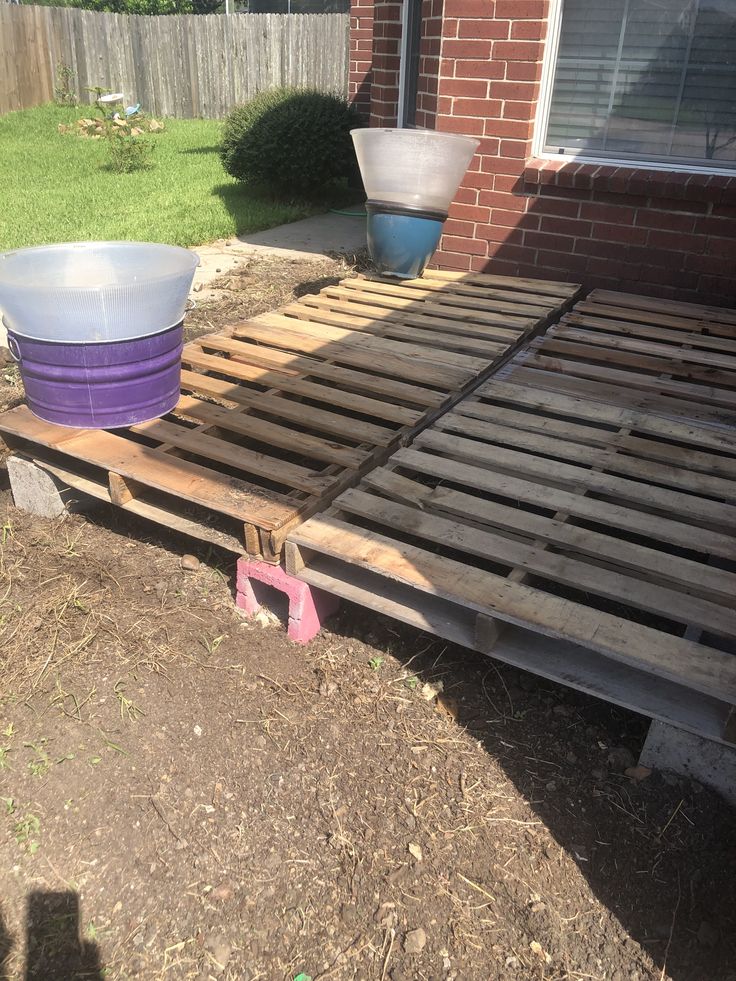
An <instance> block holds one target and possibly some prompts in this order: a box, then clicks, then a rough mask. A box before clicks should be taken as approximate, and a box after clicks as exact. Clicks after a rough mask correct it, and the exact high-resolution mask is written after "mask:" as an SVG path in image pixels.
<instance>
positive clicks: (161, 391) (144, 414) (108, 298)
mask: <svg viewBox="0 0 736 981" xmlns="http://www.w3.org/2000/svg"><path fill="white" fill-rule="evenodd" d="M198 263H199V258H198V257H197V256H196V255H194V254H193V253H191V252H188V251H187V250H186V249H180V248H177V247H175V246H170V245H155V244H152V243H149V242H71V243H68V244H66V245H47V246H41V247H39V248H34V249H20V250H18V251H16V252H5V253H2V254H0V308H2V312H3V319H4V321H5V325H6V327H7V328H8V345H9V347H10V352H11V354H12V355H13V357H14V358H15V360H16V361H17V362H18V364H19V366H20V373H21V377H22V379H23V384H24V385H25V389H26V396H27V401H28V407H29V408H30V409H31V411H32V412H33V413H34V414H35V415H37V416H38V417H39V418H41V419H44V420H46V421H47V422H53V423H56V424H57V425H59V426H73V427H75V428H84V429H114V428H118V427H122V426H132V425H135V424H136V423H140V422H147V421H148V420H150V419H156V418H158V417H159V416H162V415H165V414H166V413H167V412H170V411H171V410H172V409H173V408H174V406H175V405H176V403H177V401H178V399H179V391H180V381H181V351H182V340H183V327H182V322H183V318H184V312H185V308H186V303H187V298H188V295H189V290H190V289H191V285H192V279H193V278H194V270H195V269H196V267H197V265H198Z"/></svg>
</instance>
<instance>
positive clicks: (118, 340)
mask: <svg viewBox="0 0 736 981" xmlns="http://www.w3.org/2000/svg"><path fill="white" fill-rule="evenodd" d="M186 313H187V311H186V310H185V311H184V313H183V314H182V316H181V317H180V318H179V319H178V320H176V321H175V322H174V323H173V324H169V326H168V327H158V328H156V330H152V331H150V332H148V333H146V334H139V335H138V336H137V337H105V338H101V339H99V340H96V341H90V340H85V341H73V340H69V339H68V338H56V337H34V336H33V335H32V334H24V333H23V331H22V330H18V328H17V327H11V326H10V325H9V324H8V323H7V322H6V320H5V316H0V323H2V324H3V326H4V327H5V329H6V330H7V332H8V337H12V336H13V335H15V336H17V337H20V338H22V340H24V341H33V343H34V344H65V345H67V346H76V345H85V346H91V345H93V344H134V343H135V342H136V341H145V340H147V339H148V338H149V337H156V336H157V335H158V334H165V333H166V331H168V330H173V329H174V328H175V327H181V328H182V329H183V327H184V316H185V315H186Z"/></svg>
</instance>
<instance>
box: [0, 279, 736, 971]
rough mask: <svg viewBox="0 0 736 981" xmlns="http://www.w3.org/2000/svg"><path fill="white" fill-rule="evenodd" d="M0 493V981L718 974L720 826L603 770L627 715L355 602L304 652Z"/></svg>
mask: <svg viewBox="0 0 736 981" xmlns="http://www.w3.org/2000/svg"><path fill="white" fill-rule="evenodd" d="M310 266H311V264H310ZM312 272H313V267H312V269H311V270H310V280H311V281H314V279H320V278H322V277H323V276H328V275H331V274H334V272H335V267H334V266H333V272H332V273H331V272H330V270H329V268H326V269H325V270H324V272H320V273H318V274H317V276H314V275H311V273H312ZM337 274H338V275H340V271H339V270H338V271H337ZM252 275H255V270H253V271H252ZM300 276H301V279H302V281H303V280H304V270H301V271H298V270H295V277H296V278H295V279H294V280H293V281H291V280H290V281H289V283H284V282H282V286H281V292H280V293H279V295H278V296H273V297H269V298H268V299H264V300H263V302H264V303H266V304H267V306H266V307H263V309H266V308H268V307H273V306H275V305H277V304H278V303H280V302H283V299H284V290H285V291H286V295H289V291H293V290H294V289H295V288H297V289H298V288H300V287H299V286H298V285H296V284H297V280H298V279H299V277H300ZM251 285H252V284H251ZM269 289H270V287H269ZM274 289H275V288H274ZM250 292H253V293H254V292H255V290H252V291H250ZM220 302H226V303H229V304H230V307H229V308H228V309H224V308H223V309H222V310H221V309H219V308H211V309H209V310H207V309H202V310H199V311H198V313H199V315H200V316H202V317H203V318H206V320H207V322H205V320H203V321H202V322H201V323H193V324H192V323H190V329H197V328H201V329H212V327H213V326H220V325H222V323H223V322H224V320H223V318H226V319H230V320H232V319H234V318H233V308H234V305H238V304H243V307H242V309H243V313H242V314H237V315H236V316H245V315H247V314H248V313H252V312H255V311H254V310H250V309H248V308H247V307H248V303H249V302H254V298H253V296H251V297H250V299H249V297H248V296H245V295H244V296H233V297H229V298H226V300H225V301H220ZM238 309H241V308H240V307H238ZM10 374H11V382H2V384H0V401H2V399H3V398H4V399H5V403H6V404H8V403H9V402H12V401H13V400H14V399H15V398H17V397H18V391H19V390H18V387H17V385H16V384H15V381H14V380H13V379H12V371H11V372H10ZM0 377H2V376H1V374H0ZM5 478H6V474H5V472H4V471H0V874H1V875H2V879H1V880H0V881H1V883H2V887H1V889H0V979H6V981H10V979H12V981H15V979H21V978H24V979H25V981H41V979H44V981H55V979H59V981H62V979H63V981H68V979H69V981H70V979H79V981H82V979H85V981H101V979H103V978H104V979H105V981H109V979H115V981H118V979H119V981H123V979H133V978H135V979H144V981H149V979H150V981H159V979H160V981H169V979H198V981H206V979H226V981H256V979H259V981H294V979H297V978H299V979H300V981H305V979H306V978H312V979H313V981H317V979H328V978H329V979H332V981H358V979H362V981H369V979H370V981H373V979H376V981H415V979H416V981H451V979H456V981H578V979H586V981H588V979H592V981H664V979H672V981H736V930H734V927H735V926H736V874H735V871H736V846H735V843H734V833H733V811H731V810H730V809H729V808H727V807H726V806H725V805H724V804H723V803H722V802H721V801H720V800H719V799H718V798H717V797H716V796H715V795H713V794H711V793H710V792H709V791H707V790H705V789H704V788H702V787H701V786H699V785H698V784H696V783H694V782H692V781H683V780H678V779H674V778H671V777H668V776H667V775H663V774H658V773H653V774H651V775H650V776H649V777H647V778H646V779H643V780H641V781H639V782H637V781H636V780H634V779H632V778H630V777H627V776H625V775H624V773H623V772H622V771H623V769H625V768H626V767H627V766H629V765H630V764H631V763H632V762H633V761H634V757H635V756H636V754H637V751H638V748H639V747H640V745H641V742H642V740H643V737H644V734H645V731H646V723H645V720H642V719H641V718H639V717H637V716H634V715H632V714H630V713H626V712H623V711H619V710H616V709H612V708H611V707H609V706H606V705H605V704H604V703H602V702H599V701H597V700H595V699H591V698H586V697H584V696H581V695H577V694H575V693H574V692H571V691H568V690H566V689H564V688H560V687H557V686H555V685H552V684H550V683H547V682H544V681H541V680H539V679H536V678H534V677H533V676H530V675H526V674H524V673H523V672H519V671H516V670H513V669H510V668H506V667H504V666H503V665H500V664H498V663H496V662H494V661H492V660H490V659H488V658H483V657H481V656H480V655H474V654H471V653H469V652H467V651H464V650H462V649H460V648H455V647H452V646H451V645H447V644H445V643H443V642H440V641H438V640H436V639H435V638H432V637H431V636H428V635H424V634H421V633H419V632H417V631H413V630H409V629H408V628H407V629H404V628H401V627H400V626H398V625H397V624H396V623H394V622H392V621H389V620H382V619H380V618H377V617H374V616H373V615H371V614H369V613H367V612H366V611H363V610H361V609H359V608H357V607H351V606H345V607H343V610H342V612H341V613H340V614H339V615H338V616H337V617H335V618H334V619H333V620H331V621H330V622H329V624H328V627H327V629H326V630H325V631H323V633H322V634H321V635H320V636H319V637H318V638H317V639H316V640H315V641H313V642H312V644H311V645H309V646H308V647H306V648H302V647H297V646H295V645H293V644H291V643H290V642H289V641H288V640H287V639H286V636H285V634H284V632H283V630H282V629H281V627H280V626H279V625H278V624H276V623H274V621H273V618H271V617H265V616H264V617H262V618H261V619H258V620H256V621H254V622H247V621H245V620H243V619H242V618H241V616H240V614H239V613H238V612H237V611H236V610H235V607H234V604H233V595H232V589H233V573H234V560H233V559H232V557H230V556H227V555H224V554H218V553H215V552H213V551H212V550H208V549H206V548H204V547H203V548H200V549H197V548H195V546H194V545H193V544H192V543H191V542H188V541H186V540H185V539H180V538H176V537H174V536H171V535H166V534H164V533H163V532H161V531H158V530H157V529H155V528H154V527H153V526H151V525H146V524H143V523H142V522H138V521H135V520H134V519H131V518H128V516H126V515H125V514H124V513H123V512H120V511H119V510H116V509H112V508H103V509H100V510H98V511H96V512H94V513H92V514H89V515H88V516H81V515H74V516H70V517H66V518H64V519H59V520H56V521H46V520H40V519H38V518H31V517H29V516H28V515H24V514H22V513H21V512H19V511H17V510H15V509H14V508H13V507H12V502H11V500H10V495H9V491H8V489H7V480H6V479H5ZM185 552H195V553H196V554H197V556H198V557H199V559H200V560H201V562H200V564H199V566H198V568H196V569H195V570H193V571H184V570H183V569H182V566H181V556H182V555H183V554H184V553H185Z"/></svg>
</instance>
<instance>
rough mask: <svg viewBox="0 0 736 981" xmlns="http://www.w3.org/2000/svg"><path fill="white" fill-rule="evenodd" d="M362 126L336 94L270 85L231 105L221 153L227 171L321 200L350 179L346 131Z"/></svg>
mask: <svg viewBox="0 0 736 981" xmlns="http://www.w3.org/2000/svg"><path fill="white" fill-rule="evenodd" d="M360 125H361V121H360V117H359V116H358V114H357V112H356V111H355V109H353V108H352V107H351V106H349V105H348V103H347V102H346V101H345V100H344V99H341V98H340V97H339V96H336V95H327V94H325V93H324V92H316V91H311V90H306V89H290V88H280V89H271V90H269V91H267V92H261V93H260V94H259V95H257V96H256V97H255V98H254V99H252V100H251V101H250V102H248V103H246V104H245V105H242V106H236V108H235V109H233V111H232V112H231V113H230V115H229V116H228V118H227V121H226V122H225V129H224V133H223V141H222V147H221V149H220V157H221V159H222V163H223V166H224V168H225V170H226V171H227V172H228V174H231V175H232V176H233V177H235V178H236V179H237V180H240V181H243V182H244V183H246V184H255V185H260V186H262V187H265V188H267V189H269V190H271V191H272V192H273V193H275V194H278V195H281V196H283V195H287V196H289V197H290V198H293V197H299V196H301V197H306V198H309V199H315V198H323V197H324V196H325V195H326V194H329V191H330V188H331V187H333V186H334V185H335V184H337V183H340V182H344V181H346V180H347V181H348V182H349V183H354V181H355V179H356V175H357V173H358V165H357V161H356V159H355V152H354V150H353V141H352V140H351V138H350V130H351V129H355V127H357V126H360ZM357 186H360V185H359V184H358V185H357Z"/></svg>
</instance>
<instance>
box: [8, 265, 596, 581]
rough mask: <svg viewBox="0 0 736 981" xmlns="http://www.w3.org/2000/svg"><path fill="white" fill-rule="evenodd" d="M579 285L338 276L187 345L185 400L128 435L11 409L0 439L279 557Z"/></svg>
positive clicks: (209, 535) (121, 499)
mask: <svg viewBox="0 0 736 981" xmlns="http://www.w3.org/2000/svg"><path fill="white" fill-rule="evenodd" d="M578 289H579V288H578V287H577V286H574V285H570V284H564V283H550V282H544V281H541V280H539V281H538V280H523V279H513V278H507V277H497V276H484V275H473V274H455V273H440V272H431V273H427V274H426V275H425V276H424V277H423V278H422V279H420V280H412V281H410V282H406V283H397V282H395V281H388V280H382V279H366V278H355V279H346V280H343V281H342V282H341V283H339V284H337V285H335V286H329V287H326V288H325V289H323V290H322V291H321V292H320V293H319V294H317V295H309V296H303V297H301V298H300V299H298V300H297V301H295V302H293V303H289V304H288V305H287V306H285V307H283V308H282V309H280V310H278V311H276V312H273V313H267V314H264V315H262V316H258V317H255V318H253V319H252V320H249V321H247V322H244V323H239V324H236V325H234V326H233V327H231V328H230V329H228V330H225V331H221V332H219V333H216V334H210V335H207V336H204V337H200V338H197V340H195V341H193V342H192V343H190V344H188V345H187V346H186V347H185V349H184V354H183V370H182V395H181V399H180V401H179V403H178V405H177V407H176V408H175V409H174V411H173V412H172V413H171V414H170V415H169V416H168V417H166V418H164V419H157V420H154V421H152V422H146V423H142V424H140V425H136V426H132V427H130V429H127V430H116V431H99V430H75V429H65V428H62V427H59V426H54V425H51V424H48V423H44V422H42V421H41V420H39V419H36V418H35V417H34V416H33V415H32V414H31V413H30V411H29V410H28V409H27V408H26V407H25V406H21V407H19V408H16V409H11V410H10V411H8V412H5V413H3V414H2V415H0V434H2V436H3V438H4V439H5V441H6V443H8V445H9V446H10V447H11V449H14V450H17V451H21V452H24V453H25V454H27V455H29V456H31V457H32V458H33V459H34V460H35V461H36V462H37V463H39V464H40V465H41V466H43V467H45V468H46V469H47V470H49V472H51V473H52V474H53V475H54V476H56V477H57V478H58V479H59V480H61V481H62V482H64V483H66V484H67V485H69V486H71V487H73V488H76V489H77V490H78V491H80V492H83V493H86V494H89V495H92V496H94V497H98V498H101V499H103V500H108V501H111V502H112V503H113V504H116V505H119V506H120V507H122V508H124V509H126V510H127V511H129V512H132V513H135V514H139V515H142V516H144V517H147V518H149V519H151V520H154V521H157V522H159V523H161V524H163V525H166V526H168V527H171V528H175V529H176V530H179V531H182V532H185V533H186V534H189V535H193V536H194V537H197V538H200V539H202V540H205V541H209V542H213V543H215V544H217V545H220V546H223V547H226V548H229V549H231V550H233V551H236V552H241V553H245V554H248V555H249V556H251V557H253V558H260V557H262V558H264V559H266V560H268V561H272V562H275V561H278V559H279V555H280V552H281V547H282V544H283V542H284V540H285V538H286V535H287V534H288V532H289V531H290V530H291V529H292V528H294V527H295V526H296V525H297V524H299V523H300V522H301V521H302V520H304V519H305V518H306V517H308V516H309V515H310V514H313V513H315V512H316V511H319V510H321V509H323V508H324V507H325V506H326V505H327V504H329V502H330V501H331V500H332V499H333V498H334V497H335V496H336V495H337V494H339V493H340V491H342V490H344V489H345V488H346V487H348V486H350V485H351V484H353V483H356V482H357V481H358V480H359V479H360V476H361V475H362V474H363V473H365V472H367V471H368V470H369V469H371V468H372V467H374V466H376V465H377V464H378V463H380V462H381V461H382V460H384V459H386V457H387V456H388V455H389V454H390V452H391V451H392V449H394V448H395V447H396V446H397V445H399V444H401V443H402V442H405V441H406V440H408V439H409V438H410V437H411V435H412V434H413V433H415V432H417V431H418V430H419V429H420V428H421V427H422V426H424V425H427V424H428V423H429V422H431V421H432V420H433V419H434V418H436V417H437V416H438V415H439V414H440V413H441V412H442V411H443V410H444V409H446V408H447V407H448V406H449V405H451V404H452V403H453V401H455V400H456V399H457V398H459V397H461V396H462V395H463V394H464V393H466V392H467V391H468V390H469V389H471V388H472V387H473V386H475V385H476V384H477V383H478V381H479V380H481V379H483V378H485V377H487V376H489V375H490V374H491V373H492V372H493V371H494V370H495V369H496V368H497V367H498V366H499V365H500V364H502V363H503V361H504V360H505V359H506V358H507V357H508V356H509V355H510V354H511V353H512V352H513V351H514V350H515V349H517V348H518V346H519V345H520V344H521V343H522V342H523V341H524V340H525V339H527V338H528V337H530V336H531V335H532V334H533V333H534V332H536V331H539V330H541V329H543V328H544V327H545V326H546V325H547V324H548V323H550V322H551V320H552V319H554V318H556V317H558V316H559V315H560V314H561V313H562V312H564V310H565V309H567V308H568V307H569V306H570V305H571V302H572V300H573V299H574V297H575V296H576V294H577V293H578Z"/></svg>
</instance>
